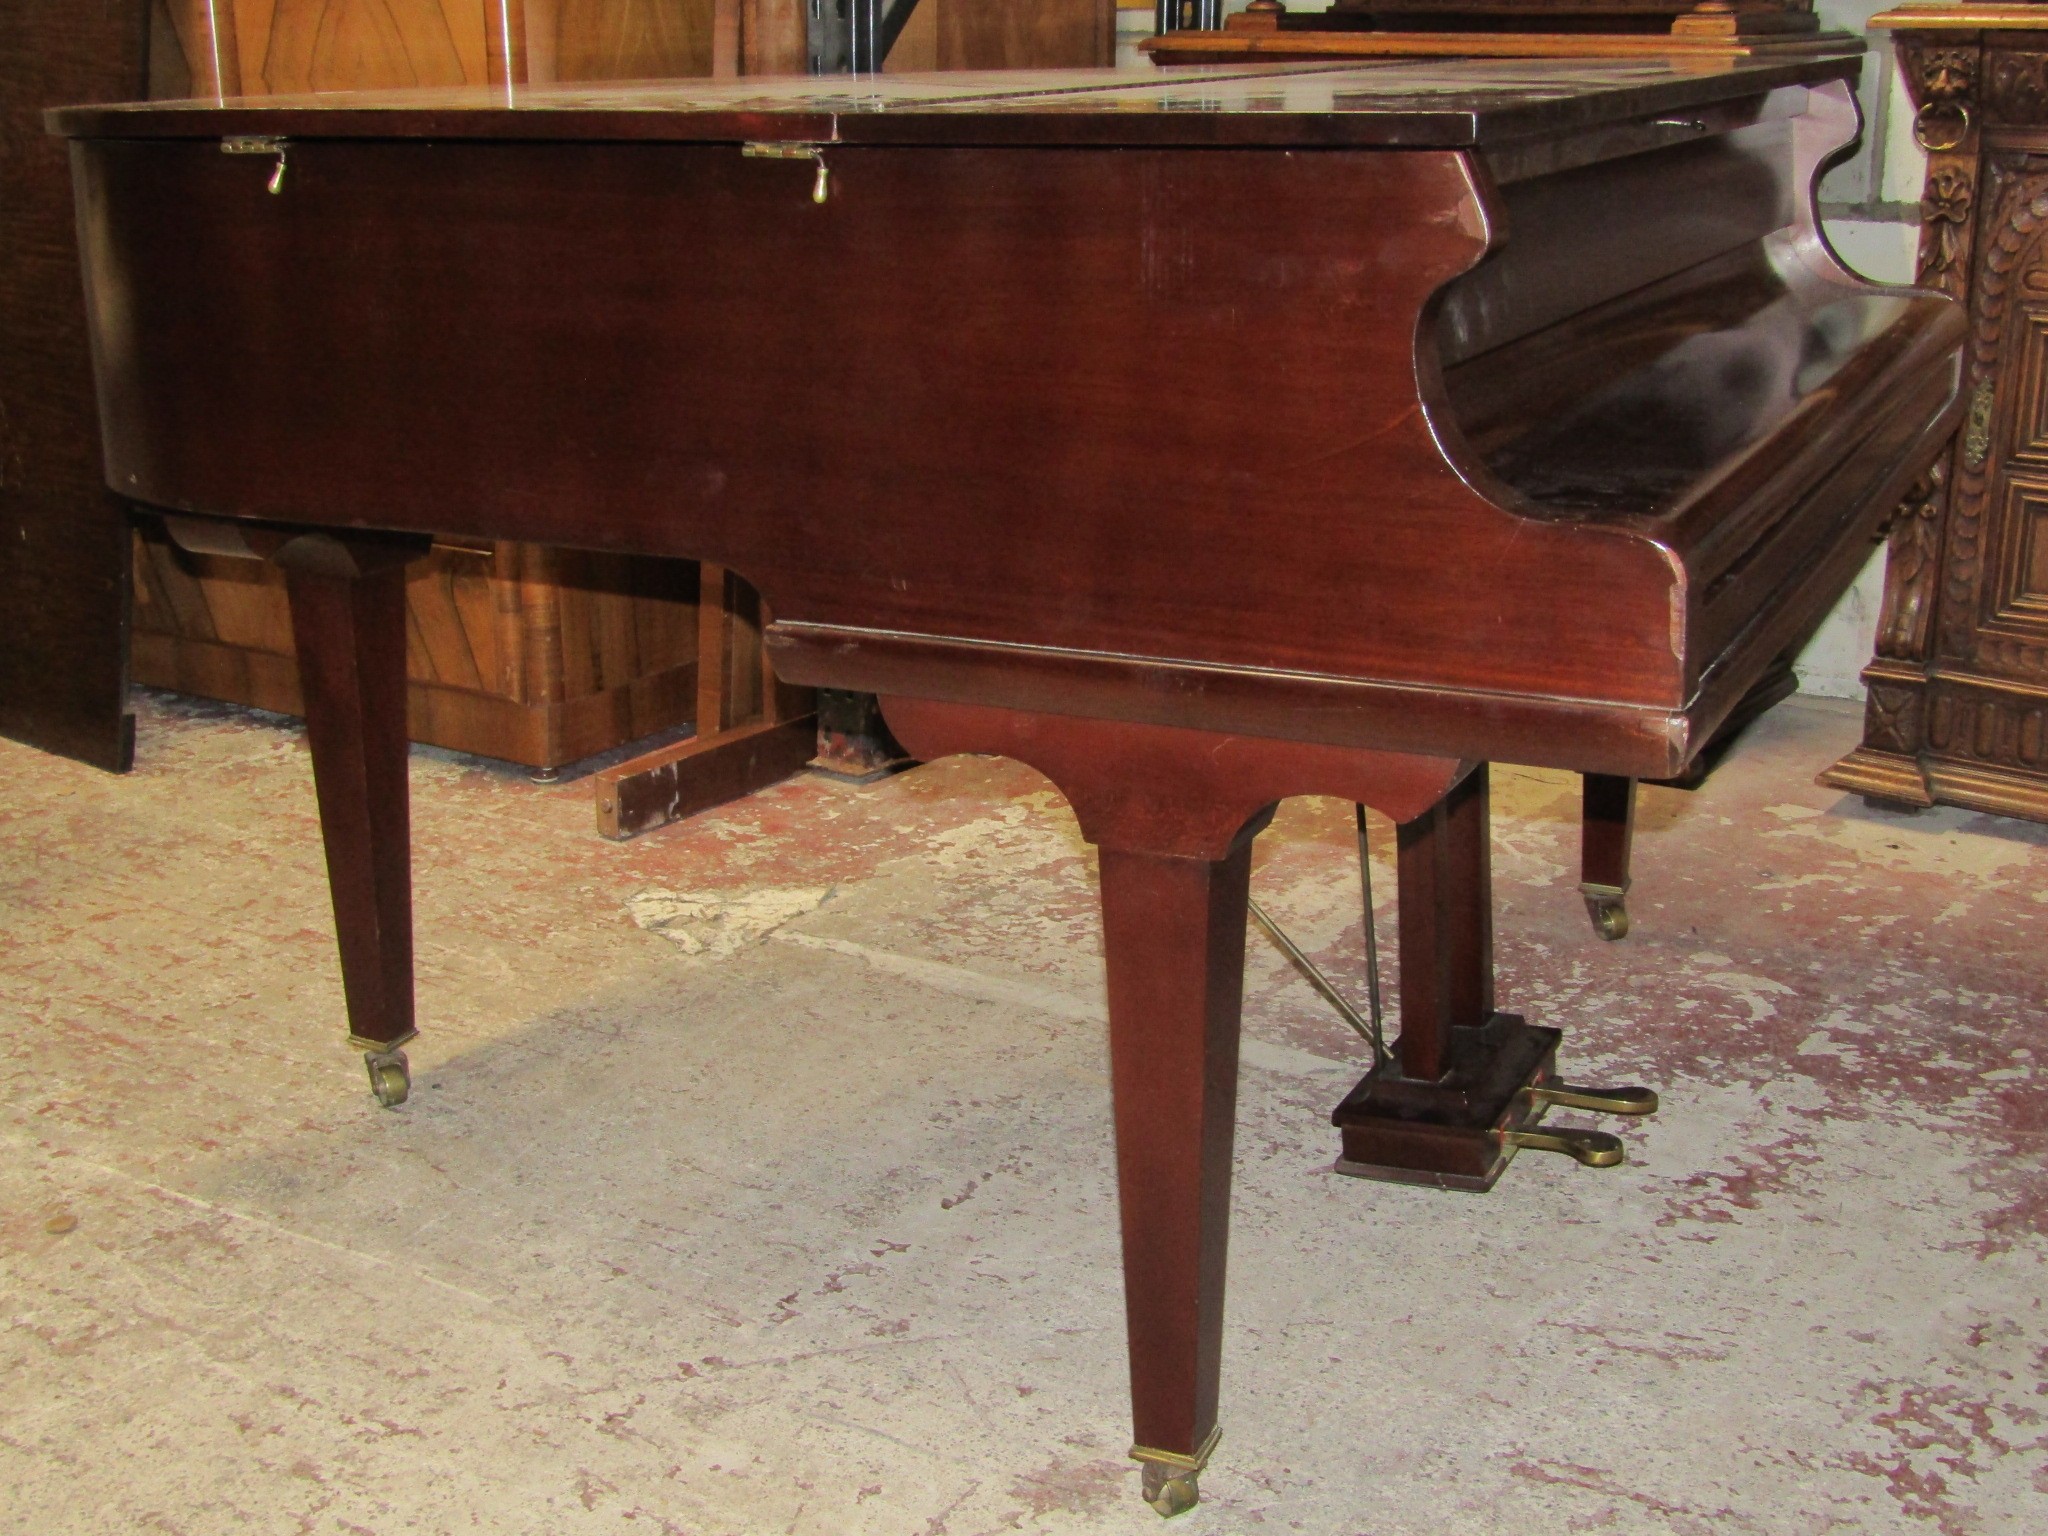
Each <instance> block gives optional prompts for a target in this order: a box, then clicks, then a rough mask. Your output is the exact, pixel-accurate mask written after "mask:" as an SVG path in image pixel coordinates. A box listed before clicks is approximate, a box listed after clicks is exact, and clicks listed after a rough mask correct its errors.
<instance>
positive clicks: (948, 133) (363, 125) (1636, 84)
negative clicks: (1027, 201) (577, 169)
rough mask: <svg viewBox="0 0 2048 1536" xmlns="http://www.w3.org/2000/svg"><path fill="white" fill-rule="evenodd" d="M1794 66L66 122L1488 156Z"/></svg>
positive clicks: (914, 84) (1500, 70) (491, 103)
mask: <svg viewBox="0 0 2048 1536" xmlns="http://www.w3.org/2000/svg"><path fill="white" fill-rule="evenodd" d="M1860 67H1861V60H1860V58H1859V56H1858V53H1857V52H1843V53H1836V54H1820V55H1815V56H1807V57H1800V58H1794V59H1739V58H1729V59H1725V60H1718V61H1713V62H1708V61H1702V60H1683V61H1681V60H1666V59H1416V60H1407V59H1389V60H1383V61H1374V62H1369V63H1356V62H1353V63H1347V64H1343V65H1327V64H1291V65H1277V64H1275V65H1260V66H1247V67H1242V68H1198V69H1185V70H1182V69H1176V70H1173V71H1170V72H1166V71H1161V70H1157V69H1153V68H1149V67H1147V68H1143V69H1137V70H1129V69H1126V70H1113V69H1076V70H1043V71H1023V70H1019V71H1006V72H1001V73H995V72H989V73H946V74H927V75H916V74H911V75H884V76H879V77H875V76H867V77H846V76H841V77H837V78H834V79H830V80H824V79H818V78H814V77H791V78H768V79H762V78H752V79H743V80H685V81H663V82H644V83H626V84H621V83H617V82H606V83H603V84H593V85H527V86H485V87H465V88H455V89H425V90H407V91H345V92H334V93H330V94H323V95H318V96H270V97H263V98H220V99H210V100H196V101H159V102H147V103H133V104H127V105H111V106H85V107H67V108H60V109H57V110H55V111H53V112H51V113H50V114H49V123H50V127H51V129H52V130H53V131H54V132H57V133H61V134H66V135H69V136H72V137H79V138H203V137H211V136H215V135H222V134H277V135H284V136H290V137H299V138H393V139H403V138H506V139H525V140H532V139H536V138H544V139H550V140H555V139H629V140H668V141H679V140H680V141H697V142H713V143H715V142H725V141H735V140H749V139H777V140H805V141H811V142H821V143H845V144H913V143H927V144H929V143H939V144H946V143H955V144H957V143H977V144H999V143H1016V144H1133V145H1145V144H1152V145H1172V144H1188V145H1219V144H1244V145H1257V144H1264V145H1281V146H1285V145H1291V144H1300V145H1325V146H1330V145H1357V146H1376V145H1384V146H1413V147H1448V146H1461V145H1482V144H1488V143H1496V142H1504V141H1510V140H1514V139H1520V138H1526V137H1530V136H1533V135H1543V134H1551V133H1557V132H1561V131H1570V130H1573V129H1579V128H1591V127H1598V126H1601V125H1603V124H1606V123H1612V122H1620V121H1627V120H1630V119H1636V118H1640V117H1643V116H1645V115H1648V114H1654V113H1662V112H1683V111H1685V110H1687V109H1689V108H1692V107H1695V106H1699V105H1702V104H1704V103H1707V102H1713V101H1723V100H1727V99H1729V98H1731V97H1736V96H1741V95H1746V94H1750V93H1760V92H1763V91H1767V90H1771V89H1773V88H1776V87H1778V86H1785V85H1801V84H1815V83H1818V82H1820V81H1824V80H1833V79H1844V78H1846V79H1853V78H1854V77H1855V75H1856V73H1857V71H1858V70H1859V69H1860Z"/></svg>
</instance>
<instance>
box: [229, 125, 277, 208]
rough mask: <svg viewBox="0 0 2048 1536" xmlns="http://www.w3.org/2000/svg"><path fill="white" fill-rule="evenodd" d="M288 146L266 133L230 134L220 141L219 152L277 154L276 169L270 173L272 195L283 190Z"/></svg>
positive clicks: (230, 153) (231, 153)
mask: <svg viewBox="0 0 2048 1536" xmlns="http://www.w3.org/2000/svg"><path fill="white" fill-rule="evenodd" d="M290 148H291V146H290V144H288V143H287V142H286V141H285V140H283V139H280V138H277V137H275V136H274V135H272V134H267V133H237V134H230V135H229V136H228V137H226V138H224V139H222V140H221V141H220V152H221V153H222V154H224V155H275V156H277V169H276V170H274V171H272V172H271V173H270V191H271V193H272V195H275V194H277V193H279V192H282V191H283V190H284V157H285V153H286V151H287V150H289V149H290Z"/></svg>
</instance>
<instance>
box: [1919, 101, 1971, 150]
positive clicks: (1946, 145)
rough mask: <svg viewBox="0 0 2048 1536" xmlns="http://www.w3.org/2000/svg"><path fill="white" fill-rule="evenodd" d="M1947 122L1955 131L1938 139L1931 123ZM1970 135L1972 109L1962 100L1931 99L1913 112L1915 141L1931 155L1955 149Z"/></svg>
mask: <svg viewBox="0 0 2048 1536" xmlns="http://www.w3.org/2000/svg"><path fill="white" fill-rule="evenodd" d="M1944 122H1945V123H1947V124H1949V125H1950V126H1951V127H1952V128H1953V129H1954V130H1955V131H1954V133H1953V134H1952V135H1951V136H1950V137H1948V138H1945V139H1937V138H1936V137H1935V136H1934V134H1932V133H1930V132H1929V131H1928V130H1929V128H1930V126H1931V125H1933V124H1937V123H1944ZM1969 136H1970V109H1969V108H1968V107H1966V106H1964V105H1963V104H1962V103H1961V102H1960V101H1930V102H1928V103H1927V105H1926V106H1924V107H1922V108H1921V109H1920V110H1919V111H1918V112H1915V113H1914V114H1913V142H1914V143H1915V144H1918V145H1919V146H1920V147H1921V148H1922V149H1924V150H1926V151H1927V153H1929V154H1930V155H1938V154H1940V153H1942V152H1943V151H1944V150H1950V149H1954V148H1955V147H1956V146H1957V145H1958V144H1960V143H1962V142H1963V140H1965V139H1967V138H1968V137H1969Z"/></svg>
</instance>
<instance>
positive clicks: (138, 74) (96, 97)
mask: <svg viewBox="0 0 2048 1536" xmlns="http://www.w3.org/2000/svg"><path fill="white" fill-rule="evenodd" d="M145 36H146V32H145V27H144V17H143V11H142V8H141V5H140V3H139V0H0V613H4V614H5V615H6V618H7V625H8V635H7V640H6V643H5V644H4V645H0V733H4V734H5V735H8V736H12V737H15V738H17V739H18V740H21V741H26V742H30V743H33V744H34V745H36V746H39V747H43V748H46V749H47V750H49V751H52V752H61V753H63V754H65V755H67V756H70V757H76V758H81V759H83V760H84V761H86V762H89V763H96V764H98V765H99V766H100V767H103V768H113V769H122V768H126V767H127V766H128V761H129V758H130V756H131V754H132V752H133V735H132V727H131V725H130V722H129V719H128V716H127V714H126V698H127V661H126V642H127V623H128V618H127V614H128V529H127V521H126V512H125V509H124V507H123V506H122V505H121V503H119V502H118V501H117V500H116V499H115V498H114V497H113V496H112V495H110V494H109V493H108V491H107V489H106V487H105V484H104V483H103V481H102V478H101V470H100V453H99V437H98V432H97V428H96V422H97V411H96V406H95V403H94V398H93V387H92V371H91V362H90V358H89V355H88V352H87V347H86V338H85V304H84V300H83V297H82V291H81V289H80V286H79V277H78V254H77V247H76V245H75V243H74V238H73V234H72V217H71V176H70V168H69V165H68V162H67V161H66V159H65V153H64V148H63V145H62V144H61V142H60V141H58V140H56V139H52V138H50V137H48V136H47V135H46V134H45V133H44V132H43V123H42V112H43V109H44V108H45V107H49V106H57V105H61V104H64V103H67V102H79V101H118V100H121V99H122V98H124V97H129V98H132V97H134V96H136V95H139V94H140V93H141V90H142V85H143V80H144V72H145V61H144V41H145Z"/></svg>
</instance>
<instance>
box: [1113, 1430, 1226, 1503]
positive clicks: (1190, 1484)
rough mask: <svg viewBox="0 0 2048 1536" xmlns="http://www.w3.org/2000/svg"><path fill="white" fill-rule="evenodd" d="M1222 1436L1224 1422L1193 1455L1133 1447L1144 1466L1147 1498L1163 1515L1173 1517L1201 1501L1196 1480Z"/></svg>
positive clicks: (1138, 1459)
mask: <svg viewBox="0 0 2048 1536" xmlns="http://www.w3.org/2000/svg"><path fill="white" fill-rule="evenodd" d="M1222 1437H1223V1430H1222V1428H1221V1426H1218V1427H1217V1428H1214V1429H1211V1430H1210V1431H1209V1438H1208V1439H1206V1440H1204V1441H1203V1442H1202V1448H1201V1449H1200V1450H1199V1451H1197V1452H1195V1454H1194V1455H1192V1456H1184V1455H1182V1454H1181V1453H1180V1452H1178V1451H1155V1450H1153V1449H1152V1448H1151V1447H1149V1446H1143V1445H1134V1446H1132V1447H1131V1460H1133V1461H1135V1462H1138V1463H1139V1464H1140V1465H1142V1466H1143V1467H1144V1469H1145V1473H1144V1476H1145V1482H1144V1488H1145V1502H1146V1503H1147V1504H1150V1505H1151V1506H1152V1507H1153V1508H1154V1509H1156V1510H1157V1511H1158V1512H1159V1515H1160V1518H1162V1519H1166V1520H1171V1519H1172V1518H1173V1517H1174V1516H1175V1515H1184V1514H1186V1513H1187V1512H1188V1511H1189V1510H1191V1509H1193V1508H1194V1507H1195V1505H1197V1504H1198V1503H1200V1502H1201V1498H1202V1493H1201V1490H1200V1489H1199V1488H1197V1487H1196V1486H1195V1480H1196V1479H1197V1478H1199V1477H1200V1476H1201V1475H1202V1469H1203V1468H1204V1467H1206V1466H1208V1465H1209V1457H1210V1455H1211V1454H1212V1453H1213V1452H1214V1451H1215V1449H1216V1442H1217V1441H1218V1440H1220V1439H1221V1438H1222Z"/></svg>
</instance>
